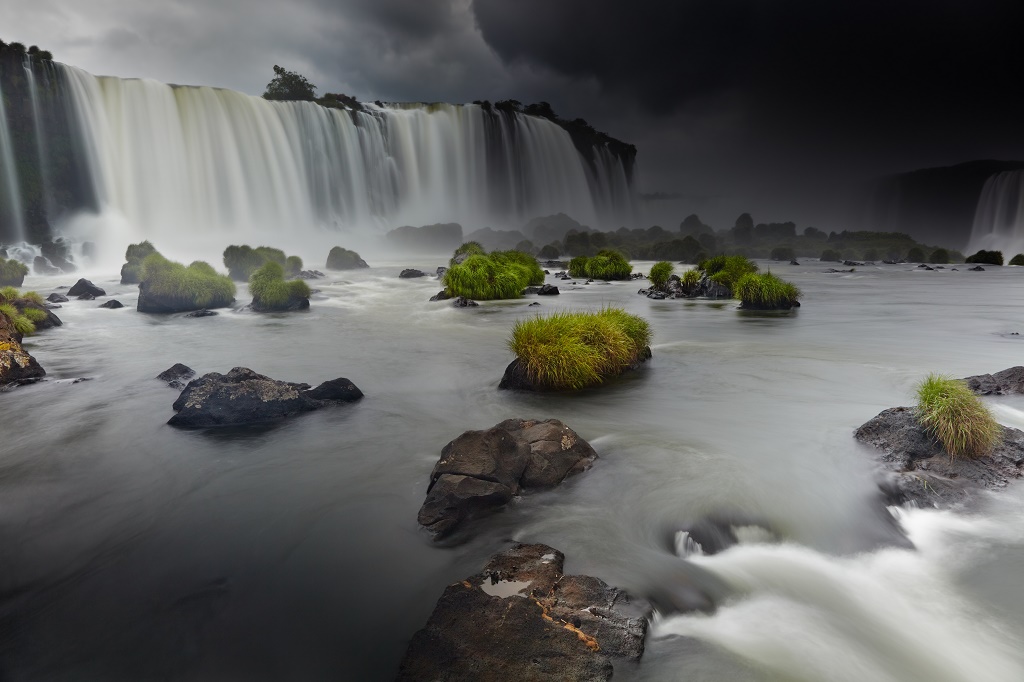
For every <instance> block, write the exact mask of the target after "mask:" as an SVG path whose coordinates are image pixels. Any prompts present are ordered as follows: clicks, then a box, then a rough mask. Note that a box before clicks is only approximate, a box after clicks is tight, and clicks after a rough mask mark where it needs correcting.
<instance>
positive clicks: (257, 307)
mask: <svg viewBox="0 0 1024 682" xmlns="http://www.w3.org/2000/svg"><path fill="white" fill-rule="evenodd" d="M312 293H313V292H312V291H311V292H310V294H311V295H312ZM249 307H250V308H251V309H252V310H254V311H256V312H257V313H283V312H294V311H296V310H308V309H309V299H308V298H306V297H305V296H289V297H288V301H287V302H286V303H285V304H284V305H283V306H274V307H266V306H264V305H261V304H260V303H259V302H258V301H257V300H256V299H255V298H254V299H252V303H250V304H249Z"/></svg>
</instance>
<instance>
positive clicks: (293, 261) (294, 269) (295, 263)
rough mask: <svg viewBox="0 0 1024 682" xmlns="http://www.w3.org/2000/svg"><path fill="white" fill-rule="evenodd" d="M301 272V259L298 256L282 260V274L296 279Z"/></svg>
mask: <svg viewBox="0 0 1024 682" xmlns="http://www.w3.org/2000/svg"><path fill="white" fill-rule="evenodd" d="M300 272H302V259H301V258H299V257H298V256H288V257H287V258H285V259H284V273H285V275H287V276H288V277H298V276H299V273H300Z"/></svg>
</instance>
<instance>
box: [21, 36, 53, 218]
mask: <svg viewBox="0 0 1024 682" xmlns="http://www.w3.org/2000/svg"><path fill="white" fill-rule="evenodd" d="M24 68H25V78H26V79H27V80H28V91H29V99H30V101H31V102H32V132H33V133H34V136H35V140H36V157H37V159H38V163H39V181H40V183H41V190H42V196H43V199H44V201H45V202H46V209H47V210H46V212H47V213H50V212H51V210H52V207H51V206H50V205H49V204H50V202H49V199H50V172H49V165H50V155H49V154H48V153H47V150H46V126H45V125H44V124H43V118H42V116H40V114H39V91H38V88H37V87H36V74H35V69H34V68H33V66H32V60H31V57H29V56H28V55H26V56H25V62H24ZM44 74H45V71H44Z"/></svg>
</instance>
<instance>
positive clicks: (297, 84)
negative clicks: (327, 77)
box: [263, 64, 316, 102]
mask: <svg viewBox="0 0 1024 682" xmlns="http://www.w3.org/2000/svg"><path fill="white" fill-rule="evenodd" d="M263 99H269V100H301V101H306V102H312V101H313V100H315V99H316V86H315V85H313V84H312V83H310V82H309V81H308V80H306V77H305V76H303V75H301V74H298V73H295V72H294V71H288V70H287V69H285V68H284V67H282V66H278V65H277V64H274V78H273V80H271V81H270V82H269V83H267V89H266V91H265V92H264V93H263Z"/></svg>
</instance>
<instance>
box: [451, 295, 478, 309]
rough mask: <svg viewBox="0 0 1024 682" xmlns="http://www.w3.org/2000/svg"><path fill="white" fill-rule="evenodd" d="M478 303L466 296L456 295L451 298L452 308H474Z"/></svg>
mask: <svg viewBox="0 0 1024 682" xmlns="http://www.w3.org/2000/svg"><path fill="white" fill-rule="evenodd" d="M479 305H480V304H479V303H477V302H476V301H474V300H473V299H471V298H466V297H465V296H456V297H455V298H453V299H452V307H453V308H476V307H478V306H479Z"/></svg>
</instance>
